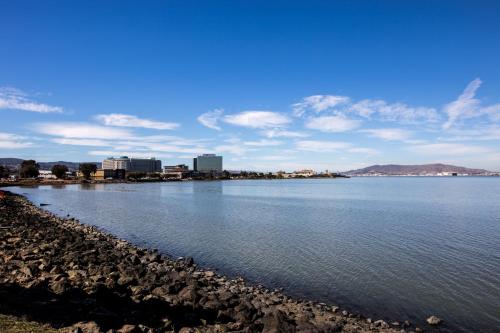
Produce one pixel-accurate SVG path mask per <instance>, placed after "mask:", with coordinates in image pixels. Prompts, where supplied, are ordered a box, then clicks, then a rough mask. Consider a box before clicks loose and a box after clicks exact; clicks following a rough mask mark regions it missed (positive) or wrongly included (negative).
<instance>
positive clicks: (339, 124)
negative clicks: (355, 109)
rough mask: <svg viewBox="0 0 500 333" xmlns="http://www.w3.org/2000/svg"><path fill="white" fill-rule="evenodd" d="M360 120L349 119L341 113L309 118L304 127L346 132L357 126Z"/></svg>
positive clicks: (323, 130)
mask: <svg viewBox="0 0 500 333" xmlns="http://www.w3.org/2000/svg"><path fill="white" fill-rule="evenodd" d="M360 124H361V122H360V121H358V120H354V119H349V118H347V117H345V116H343V115H337V116H324V117H316V118H310V119H309V120H308V121H307V122H306V127H307V128H309V129H315V130H319V131H322V132H346V131H350V130H353V129H355V128H357V127H359V126H360Z"/></svg>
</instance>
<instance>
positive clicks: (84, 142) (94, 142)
mask: <svg viewBox="0 0 500 333" xmlns="http://www.w3.org/2000/svg"><path fill="white" fill-rule="evenodd" d="M51 141H52V142H55V143H58V144H61V145H70V146H89V147H105V146H112V143H111V142H110V141H105V140H98V139H68V138H54V139H51Z"/></svg>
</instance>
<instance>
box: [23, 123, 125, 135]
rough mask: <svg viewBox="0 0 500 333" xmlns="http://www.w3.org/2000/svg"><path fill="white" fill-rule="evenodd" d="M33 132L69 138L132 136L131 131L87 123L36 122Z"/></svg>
mask: <svg viewBox="0 0 500 333" xmlns="http://www.w3.org/2000/svg"><path fill="white" fill-rule="evenodd" d="M33 130H34V131H35V132H38V133H41V134H46V135H51V136H56V137H62V138H71V139H124V138H127V137H130V136H132V132H130V131H128V130H126V129H121V128H112V127H106V126H99V125H94V124H88V123H67V122H59V123H38V124H35V125H34V128H33Z"/></svg>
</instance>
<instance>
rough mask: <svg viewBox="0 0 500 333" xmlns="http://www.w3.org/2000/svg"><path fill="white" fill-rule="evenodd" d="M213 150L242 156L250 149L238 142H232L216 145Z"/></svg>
mask: <svg viewBox="0 0 500 333" xmlns="http://www.w3.org/2000/svg"><path fill="white" fill-rule="evenodd" d="M214 150H215V151H216V152H217V153H229V154H233V155H237V156H243V155H245V154H246V153H247V151H249V150H250V149H248V148H246V147H244V146H242V145H240V144H233V145H220V146H216V147H215V149H214Z"/></svg>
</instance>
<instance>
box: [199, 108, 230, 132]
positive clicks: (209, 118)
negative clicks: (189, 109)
mask: <svg viewBox="0 0 500 333" xmlns="http://www.w3.org/2000/svg"><path fill="white" fill-rule="evenodd" d="M223 113H224V110H223V109H215V110H213V111H209V112H205V113H203V114H201V115H200V116H198V118H196V119H197V120H198V122H199V123H200V124H202V125H203V126H205V127H208V128H211V129H213V130H216V131H220V130H221V128H220V126H219V125H218V122H219V119H220V117H221V116H222V114H223Z"/></svg>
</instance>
